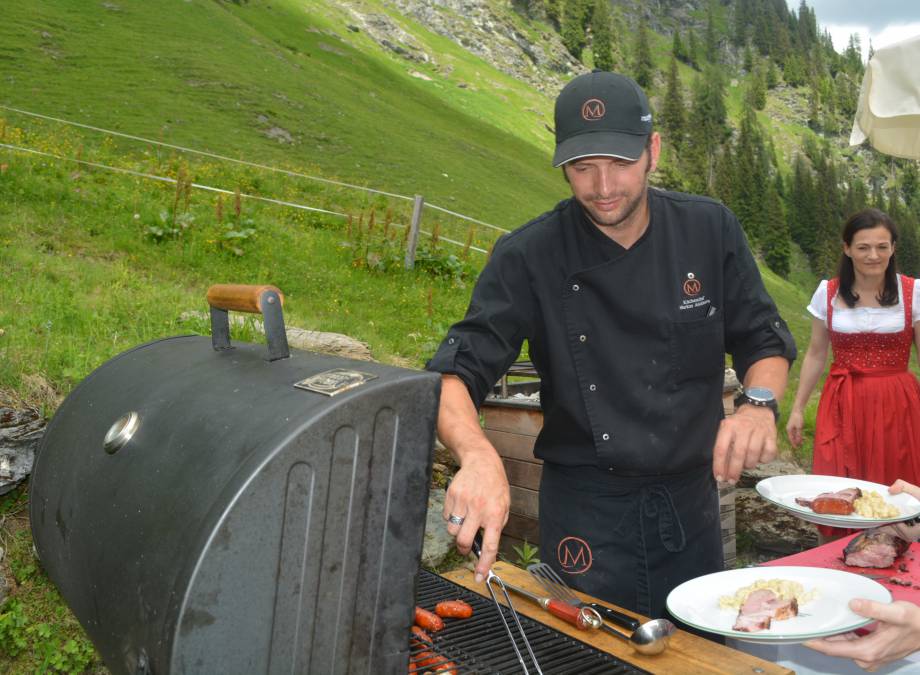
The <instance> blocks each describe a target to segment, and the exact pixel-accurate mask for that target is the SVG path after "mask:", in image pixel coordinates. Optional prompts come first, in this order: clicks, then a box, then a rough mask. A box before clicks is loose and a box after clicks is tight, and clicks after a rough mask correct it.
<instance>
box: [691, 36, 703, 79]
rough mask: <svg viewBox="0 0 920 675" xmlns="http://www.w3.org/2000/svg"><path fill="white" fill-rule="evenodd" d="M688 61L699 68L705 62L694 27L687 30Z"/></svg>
mask: <svg viewBox="0 0 920 675" xmlns="http://www.w3.org/2000/svg"><path fill="white" fill-rule="evenodd" d="M687 62H688V63H689V64H690V65H691V66H693V67H694V68H696V69H697V70H699V69H700V67H701V66H702V63H703V60H702V58H701V57H700V44H699V41H698V40H697V39H696V32H694V30H693V28H689V29H688V30H687Z"/></svg>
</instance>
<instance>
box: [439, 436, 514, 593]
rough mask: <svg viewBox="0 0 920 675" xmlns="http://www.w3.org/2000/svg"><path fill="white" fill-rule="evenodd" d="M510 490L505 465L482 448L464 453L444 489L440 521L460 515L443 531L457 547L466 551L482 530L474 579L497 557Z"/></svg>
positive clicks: (487, 570) (483, 575)
mask: <svg viewBox="0 0 920 675" xmlns="http://www.w3.org/2000/svg"><path fill="white" fill-rule="evenodd" d="M510 505H511V491H510V489H509V487H508V479H507V478H506V477H505V467H504V466H503V465H502V461H501V459H500V458H499V456H498V453H497V452H496V451H495V449H494V448H492V447H491V446H489V447H488V448H482V450H480V451H478V452H476V453H474V454H469V453H468V454H466V456H465V457H464V459H463V465H462V466H461V467H460V470H459V471H458V472H457V473H456V475H455V476H454V477H453V479H452V480H451V482H450V486H449V487H448V488H447V497H446V498H445V500H444V520H445V521H446V520H448V518H449V517H450V516H451V514H453V515H457V516H461V517H462V518H463V524H462V525H455V524H454V523H451V522H448V524H447V532H448V533H449V534H451V535H453V536H454V537H456V538H457V549H458V550H459V551H460V552H461V553H463V554H464V555H465V554H467V553H469V552H470V547H471V546H472V544H473V538H474V537H475V536H476V533H477V532H478V531H479V529H480V528H482V529H483V537H482V555H481V556H480V558H479V561H478V562H477V563H476V581H482V580H483V579H484V578H485V576H486V575H487V574H488V573H489V568H490V567H492V564H493V563H494V562H495V559H496V558H497V556H498V542H499V538H500V537H501V533H502V529H503V528H504V527H505V523H506V522H507V521H508V510H509V507H510Z"/></svg>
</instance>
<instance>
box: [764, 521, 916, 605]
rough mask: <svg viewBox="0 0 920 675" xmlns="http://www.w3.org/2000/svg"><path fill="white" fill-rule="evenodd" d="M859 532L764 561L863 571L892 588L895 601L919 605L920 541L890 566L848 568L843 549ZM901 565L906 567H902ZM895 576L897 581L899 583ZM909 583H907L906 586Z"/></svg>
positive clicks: (768, 563) (776, 563)
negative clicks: (880, 567)
mask: <svg viewBox="0 0 920 675" xmlns="http://www.w3.org/2000/svg"><path fill="white" fill-rule="evenodd" d="M855 536H857V535H855V534H853V535H850V536H848V537H844V538H843V539H838V540H837V541H832V542H830V543H829V544H824V545H823V546H817V547H815V548H812V549H809V550H807V551H802V552H801V553H795V554H793V555H790V556H786V557H785V558H779V559H778V560H771V561H770V562H767V563H763V564H764V565H765V566H771V565H801V566H802V567H823V568H825V569H829V570H843V571H844V572H852V573H853V574H861V575H863V576H866V577H869V578H870V579H875V580H876V581H878V582H879V583H880V584H882V586H884V587H885V588H887V589H888V590H889V591H891V595H892V597H893V598H894V599H895V600H908V601H909V602H912V603H914V604H916V605H920V544H911V545H910V548H908V549H907V551H906V552H905V553H904V555H903V556H901V557H900V558H899V559H898V560H896V561H895V563H894V566H893V567H890V568H888V569H876V568H870V567H847V566H846V565H844V564H843V549H844V547H845V546H846V545H847V543H849V541H850V540H851V539H852V538H853V537H855ZM901 566H903V567H904V569H903V570H902V569H901ZM892 579H894V580H896V581H897V582H902V583H896V582H893V581H892ZM904 584H906V585H904Z"/></svg>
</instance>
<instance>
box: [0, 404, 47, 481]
mask: <svg viewBox="0 0 920 675" xmlns="http://www.w3.org/2000/svg"><path fill="white" fill-rule="evenodd" d="M44 432H45V420H44V419H43V418H42V417H41V415H39V414H38V412H37V411H35V410H30V409H24V410H16V409H13V408H0V495H2V494H6V493H7V492H9V491H10V490H12V489H13V488H15V487H16V486H17V485H19V483H21V482H22V481H24V480H25V479H26V477H27V476H28V475H29V474H30V473H32V464H33V463H34V461H35V451H36V450H37V449H38V444H39V442H40V441H41V438H42V435H43V434H44Z"/></svg>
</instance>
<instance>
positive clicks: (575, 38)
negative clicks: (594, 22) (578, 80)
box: [560, 0, 587, 60]
mask: <svg viewBox="0 0 920 675" xmlns="http://www.w3.org/2000/svg"><path fill="white" fill-rule="evenodd" d="M583 20H584V13H583V12H582V4H581V2H580V0H568V1H567V2H566V3H565V6H564V8H563V13H562V27H561V29H560V30H561V32H562V44H564V45H565V48H566V49H567V50H568V51H569V54H571V55H572V56H574V57H575V58H576V59H579V60H581V53H582V51H583V50H584V48H585V43H586V42H587V38H586V37H585V27H584V23H583Z"/></svg>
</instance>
